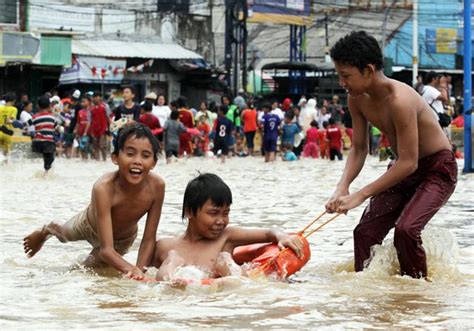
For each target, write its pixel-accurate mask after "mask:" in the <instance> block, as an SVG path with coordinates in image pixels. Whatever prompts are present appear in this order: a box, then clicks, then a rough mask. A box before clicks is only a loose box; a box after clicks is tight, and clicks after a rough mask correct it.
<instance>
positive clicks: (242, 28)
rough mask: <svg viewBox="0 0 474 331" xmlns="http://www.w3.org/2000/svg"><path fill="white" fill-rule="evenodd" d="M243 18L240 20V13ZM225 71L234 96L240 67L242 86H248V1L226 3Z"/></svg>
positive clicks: (240, 0) (227, 0) (234, 0)
mask: <svg viewBox="0 0 474 331" xmlns="http://www.w3.org/2000/svg"><path fill="white" fill-rule="evenodd" d="M241 12H242V13H243V18H242V19H241V18H240V13H241ZM224 52H225V70H226V81H227V86H228V87H229V88H230V90H231V91H232V94H233V95H236V94H237V91H238V90H239V82H240V80H239V76H240V70H239V67H240V66H241V67H242V85H243V88H244V90H245V89H246V87H247V86H246V85H247V68H245V67H246V62H247V61H246V56H247V1H246V0H226V1H225V51H224Z"/></svg>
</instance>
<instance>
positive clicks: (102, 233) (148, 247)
mask: <svg viewBox="0 0 474 331" xmlns="http://www.w3.org/2000/svg"><path fill="white" fill-rule="evenodd" d="M157 152H158V141H157V140H156V139H155V137H154V136H153V134H152V133H151V132H150V130H149V129H148V128H147V127H146V126H144V125H142V124H129V125H126V126H125V127H124V128H123V129H122V130H121V132H120V133H119V137H118V139H117V145H116V148H115V150H114V152H113V154H112V161H113V162H114V164H116V165H118V170H116V171H114V172H111V173H107V174H105V175H103V176H102V177H100V178H99V179H98V180H97V182H96V183H95V184H94V187H93V188H92V197H91V202H90V204H89V206H88V207H87V208H86V209H85V210H84V211H82V212H80V213H79V214H77V215H76V216H74V217H73V218H72V219H71V220H70V221H68V222H66V223H65V224H63V225H59V224H57V223H54V222H51V223H49V224H48V225H45V226H43V228H42V229H40V230H36V231H34V232H33V233H31V234H30V235H28V236H27V237H25V238H24V242H23V245H24V250H25V253H26V254H27V256H28V257H33V256H34V255H35V254H36V253H37V252H38V251H39V250H40V249H41V247H42V246H43V244H44V243H45V241H46V240H47V239H48V238H49V237H51V236H56V238H58V239H59V241H61V242H68V241H76V240H87V241H88V242H89V243H90V244H91V245H92V247H93V249H92V251H91V252H90V253H89V256H88V257H87V259H86V260H85V262H84V264H85V265H86V266H91V267H94V266H99V265H103V264H107V265H109V266H111V267H113V268H115V269H117V270H118V271H120V272H122V273H124V274H127V275H129V276H131V277H134V278H143V276H144V275H143V270H144V268H145V267H146V266H148V265H150V263H151V261H152V257H153V253H154V251H155V240H156V231H157V228H158V223H159V220H160V216H161V207H162V205H163V199H164V192H165V183H164V181H163V179H162V178H161V177H160V176H158V175H156V174H155V173H153V172H151V170H152V169H153V167H154V166H155V165H156V162H157V156H156V154H157ZM145 214H147V219H146V225H145V232H144V234H143V239H142V242H141V244H140V249H139V251H138V259H137V264H136V266H135V265H132V264H130V263H128V262H127V261H125V259H124V258H123V255H124V254H126V253H127V252H128V250H129V248H130V247H131V246H132V244H133V242H134V241H135V238H136V236H137V229H138V226H137V223H138V221H139V220H140V219H141V218H142V217H143V216H144V215H145Z"/></svg>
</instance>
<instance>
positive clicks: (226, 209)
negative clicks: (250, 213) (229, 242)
mask: <svg viewBox="0 0 474 331" xmlns="http://www.w3.org/2000/svg"><path fill="white" fill-rule="evenodd" d="M229 213H230V206H222V207H217V206H216V205H214V203H213V202H212V200H211V199H208V200H207V201H206V202H205V203H204V205H203V206H202V208H201V209H198V211H197V213H196V215H191V214H189V215H188V219H189V222H193V225H194V227H195V229H196V230H197V231H198V234H199V235H201V236H203V237H205V238H208V239H215V238H218V237H219V236H220V235H221V234H222V232H223V231H224V229H225V228H226V226H227V225H228V224H229Z"/></svg>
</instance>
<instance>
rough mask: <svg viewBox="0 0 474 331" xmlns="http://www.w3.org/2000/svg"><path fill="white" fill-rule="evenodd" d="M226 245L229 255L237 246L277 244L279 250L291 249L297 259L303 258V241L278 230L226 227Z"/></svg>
mask: <svg viewBox="0 0 474 331" xmlns="http://www.w3.org/2000/svg"><path fill="white" fill-rule="evenodd" d="M226 231H227V234H228V239H227V243H228V244H229V246H230V247H226V248H229V250H227V251H229V252H230V253H232V250H233V249H234V248H235V247H237V246H243V245H250V244H257V243H266V242H272V243H274V244H278V247H280V249H283V248H285V247H289V248H291V249H292V250H293V251H294V252H295V253H296V255H297V256H298V257H302V256H303V241H302V240H301V239H300V238H299V237H298V236H291V235H288V234H286V233H285V232H283V231H281V230H278V229H246V228H241V227H228V228H227V229H226Z"/></svg>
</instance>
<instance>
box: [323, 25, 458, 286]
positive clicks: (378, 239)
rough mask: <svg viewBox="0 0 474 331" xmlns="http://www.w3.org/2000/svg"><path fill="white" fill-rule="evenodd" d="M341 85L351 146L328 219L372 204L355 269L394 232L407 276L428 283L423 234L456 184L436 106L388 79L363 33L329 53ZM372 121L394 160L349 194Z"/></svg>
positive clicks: (361, 228) (359, 234) (373, 43)
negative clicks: (349, 119) (349, 117)
mask: <svg viewBox="0 0 474 331" xmlns="http://www.w3.org/2000/svg"><path fill="white" fill-rule="evenodd" d="M331 57H332V59H333V61H334V63H335V66H336V70H337V72H338V74H339V84H340V85H341V86H342V87H343V88H345V89H346V90H347V92H348V105H349V111H350V112H351V115H352V120H353V144H352V148H351V150H350V153H349V156H348V158H347V162H346V166H345V168H344V172H343V174H342V176H341V179H340V181H339V183H338V184H337V187H336V190H335V192H334V194H333V196H332V197H331V198H330V199H329V201H328V202H327V203H326V210H327V211H328V212H337V213H346V212H347V211H348V210H350V209H353V208H355V207H357V206H359V205H360V204H362V203H363V202H364V201H365V200H366V199H368V198H370V202H369V205H368V206H367V208H366V209H365V211H364V214H363V215H362V218H361V220H360V223H359V225H358V226H357V227H356V228H355V229H354V255H355V270H356V271H361V270H363V269H364V268H365V267H366V266H367V265H368V264H369V263H370V258H371V254H370V248H371V247H372V246H373V245H377V244H381V243H382V240H383V239H384V237H385V236H386V235H387V233H388V232H389V231H390V229H392V228H393V227H394V228H395V234H394V244H395V247H396V250H397V255H398V260H399V262H400V272H401V274H402V275H409V276H411V277H414V278H426V277H427V266H426V254H425V251H424V249H423V246H422V240H421V231H422V230H423V228H424V227H425V225H426V224H427V223H428V221H429V220H430V219H431V218H432V217H433V215H434V214H436V212H437V211H438V210H439V209H440V208H441V207H442V206H443V205H444V204H445V203H446V201H447V200H448V199H449V197H450V196H451V194H452V193H453V191H454V188H455V186H456V181H457V164H456V160H455V158H454V154H453V152H452V151H451V144H450V143H449V141H448V138H447V137H446V135H445V134H444V132H443V130H442V128H441V126H440V125H439V124H438V120H437V118H435V116H433V111H432V110H431V109H430V106H429V105H428V104H427V103H426V102H425V101H424V100H423V99H422V98H421V96H420V95H419V94H418V93H417V92H416V91H415V90H414V89H412V88H411V87H410V86H408V85H406V84H404V83H401V82H398V81H395V80H393V79H390V78H387V77H386V76H385V75H384V73H383V70H382V68H383V57H382V52H381V50H380V48H379V45H378V43H377V40H375V38H374V37H372V36H369V35H367V34H366V33H365V32H364V31H359V32H352V33H351V34H349V35H347V36H345V37H343V38H341V39H340V40H339V41H338V42H337V43H336V44H335V45H334V46H333V48H332V49H331ZM368 122H370V123H372V124H373V125H374V126H376V127H377V128H379V129H380V130H381V131H382V132H383V133H384V134H385V135H386V136H387V139H388V140H389V141H390V145H391V146H392V148H393V152H394V154H395V155H396V159H395V160H394V161H393V162H391V164H390V165H389V168H388V170H387V172H386V173H384V174H383V175H382V176H380V177H379V178H377V179H376V180H374V181H373V182H371V183H369V184H368V185H366V186H364V187H362V188H361V189H360V190H358V191H355V192H353V193H352V194H350V193H349V185H350V184H351V183H352V181H353V180H354V179H355V178H356V177H357V175H358V174H359V173H360V171H361V170H362V167H363V165H364V162H365V159H366V156H367V152H368V144H367V141H368V140H367V139H368Z"/></svg>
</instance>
